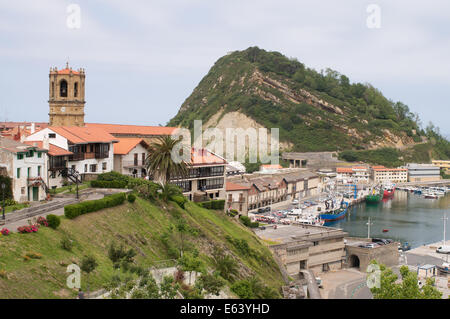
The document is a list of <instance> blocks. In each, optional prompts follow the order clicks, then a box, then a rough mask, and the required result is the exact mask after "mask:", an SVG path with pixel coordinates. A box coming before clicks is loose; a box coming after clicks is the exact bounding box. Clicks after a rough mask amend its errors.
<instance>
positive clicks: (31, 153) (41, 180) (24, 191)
mask: <svg viewBox="0 0 450 319" xmlns="http://www.w3.org/2000/svg"><path fill="white" fill-rule="evenodd" d="M0 174H2V175H4V176H8V177H10V178H11V182H12V193H13V198H14V200H15V201H17V202H20V203H22V202H29V201H41V200H44V199H45V198H46V196H47V193H46V192H47V187H48V186H47V150H45V149H42V148H40V147H37V146H31V145H28V144H24V143H20V142H17V141H14V140H11V139H7V138H3V137H0Z"/></svg>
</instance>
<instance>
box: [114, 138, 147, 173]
mask: <svg viewBox="0 0 450 319" xmlns="http://www.w3.org/2000/svg"><path fill="white" fill-rule="evenodd" d="M118 140H119V142H118V143H115V144H114V171H116V172H119V173H121V174H124V175H128V176H133V177H146V176H147V168H146V165H145V164H146V160H147V156H148V154H149V152H148V144H147V143H146V142H145V141H144V140H143V139H142V138H118Z"/></svg>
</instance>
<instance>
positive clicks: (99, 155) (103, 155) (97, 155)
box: [95, 152, 109, 158]
mask: <svg viewBox="0 0 450 319" xmlns="http://www.w3.org/2000/svg"><path fill="white" fill-rule="evenodd" d="M108 157H109V155H108V152H96V153H95V158H108Z"/></svg>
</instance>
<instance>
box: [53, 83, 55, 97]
mask: <svg viewBox="0 0 450 319" xmlns="http://www.w3.org/2000/svg"><path fill="white" fill-rule="evenodd" d="M54 96H55V82H53V81H52V97H54Z"/></svg>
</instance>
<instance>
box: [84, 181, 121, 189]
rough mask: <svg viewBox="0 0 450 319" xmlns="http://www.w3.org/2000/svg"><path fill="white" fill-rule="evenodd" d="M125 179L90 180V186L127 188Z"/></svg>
mask: <svg viewBox="0 0 450 319" xmlns="http://www.w3.org/2000/svg"><path fill="white" fill-rule="evenodd" d="M127 184H128V182H127V181H122V180H115V181H99V180H97V181H95V180H94V181H91V187H94V188H127Z"/></svg>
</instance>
